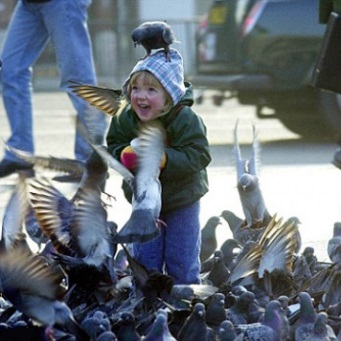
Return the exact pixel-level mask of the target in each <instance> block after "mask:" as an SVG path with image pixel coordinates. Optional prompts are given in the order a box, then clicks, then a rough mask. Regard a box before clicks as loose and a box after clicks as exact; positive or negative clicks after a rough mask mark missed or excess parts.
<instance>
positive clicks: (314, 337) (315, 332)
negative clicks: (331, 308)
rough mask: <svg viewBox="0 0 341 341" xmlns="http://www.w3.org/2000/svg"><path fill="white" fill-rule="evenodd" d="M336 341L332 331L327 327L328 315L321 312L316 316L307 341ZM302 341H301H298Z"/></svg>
mask: <svg viewBox="0 0 341 341" xmlns="http://www.w3.org/2000/svg"><path fill="white" fill-rule="evenodd" d="M329 340H337V338H336V335H335V332H334V330H333V329H332V328H331V327H330V326H329V325H328V315H327V314H326V313H325V312H323V311H321V312H319V313H318V314H317V315H316V321H315V323H314V326H313V329H312V331H311V333H310V336H309V337H307V341H329ZM298 341H303V340H298Z"/></svg>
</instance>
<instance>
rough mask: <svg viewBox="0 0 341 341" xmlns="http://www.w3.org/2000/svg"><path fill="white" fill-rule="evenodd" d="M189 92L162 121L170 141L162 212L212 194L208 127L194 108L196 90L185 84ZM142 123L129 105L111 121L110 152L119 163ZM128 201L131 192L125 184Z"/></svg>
mask: <svg viewBox="0 0 341 341" xmlns="http://www.w3.org/2000/svg"><path fill="white" fill-rule="evenodd" d="M185 85H186V88H187V91H186V93H185V95H184V96H183V98H182V99H181V100H180V102H179V103H178V104H177V105H176V106H175V107H173V108H172V109H171V111H170V112H169V113H167V114H166V115H163V116H161V117H159V118H158V120H159V121H160V122H161V123H162V125H163V127H164V128H165V131H166V135H167V142H166V144H167V145H166V148H165V153H166V155H167V163H166V167H165V168H164V169H163V170H162V171H161V174H160V181H161V185H162V210H161V211H162V212H166V211H169V210H172V209H175V208H178V207H180V206H184V205H187V204H190V203H193V202H195V201H197V200H198V199H200V198H201V197H202V196H203V195H204V194H205V193H207V192H208V179H207V171H206V167H207V166H208V164H209V163H210V161H211V155H210V150H209V144H208V140H207V136H206V127H205V124H204V122H203V120H202V118H201V117H200V116H198V115H197V114H196V113H195V112H194V111H193V110H192V109H191V106H192V105H193V88H192V86H191V84H190V83H187V82H186V83H185ZM138 125H139V120H138V117H137V115H136V114H135V112H134V111H133V110H132V108H131V106H130V104H128V105H127V106H126V107H125V108H124V110H123V111H122V112H121V113H120V115H118V116H114V117H113V118H112V120H111V123H110V127H109V130H108V134H107V137H106V140H107V145H108V151H109V153H110V154H112V155H113V156H114V157H115V158H116V159H117V160H120V154H121V152H122V150H123V148H125V147H126V146H128V145H129V144H130V141H131V140H132V139H134V138H135V137H136V136H137V130H138ZM123 190H124V193H125V196H126V198H127V199H128V200H129V201H131V194H132V193H131V191H130V188H129V187H128V186H127V184H123Z"/></svg>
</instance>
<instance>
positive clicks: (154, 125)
mask: <svg viewBox="0 0 341 341" xmlns="http://www.w3.org/2000/svg"><path fill="white" fill-rule="evenodd" d="M93 147H94V148H95V150H96V151H97V152H98V153H99V154H100V155H101V156H102V157H103V158H104V159H105V160H106V161H107V163H108V166H109V167H110V168H112V169H114V170H115V171H117V172H119V173H120V174H121V175H122V176H123V178H124V180H125V181H126V182H127V183H128V184H129V185H130V186H131V189H132V191H133V198H132V213H131V216H130V218H129V219H128V221H127V222H126V223H125V224H124V226H123V227H122V228H121V229H120V230H119V232H118V233H117V235H115V237H114V241H115V242H116V243H144V242H147V241H149V240H151V239H154V238H156V237H157V236H158V235H159V228H158V226H159V223H161V222H160V221H159V215H160V211H161V190H162V188H161V183H160V180H159V174H160V163H161V158H162V155H163V152H164V130H163V127H162V126H161V123H159V122H158V121H152V122H147V123H145V124H142V125H141V127H140V131H139V137H138V146H137V147H136V154H137V158H138V165H137V171H136V175H135V176H134V175H133V174H132V173H131V172H130V171H129V170H128V169H127V168H126V167H124V166H123V165H122V164H121V163H120V162H119V161H117V160H116V159H114V158H113V156H112V155H110V154H109V153H108V152H107V151H106V150H105V149H103V147H102V146H93Z"/></svg>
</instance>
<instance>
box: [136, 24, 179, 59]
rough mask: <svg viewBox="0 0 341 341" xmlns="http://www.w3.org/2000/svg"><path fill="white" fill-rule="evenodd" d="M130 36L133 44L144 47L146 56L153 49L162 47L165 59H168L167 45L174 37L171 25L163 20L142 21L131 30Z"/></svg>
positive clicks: (172, 41)
mask: <svg viewBox="0 0 341 341" xmlns="http://www.w3.org/2000/svg"><path fill="white" fill-rule="evenodd" d="M131 38H132V40H133V42H134V46H136V45H142V46H143V47H144V48H145V50H146V57H148V56H149V55H150V54H151V52H152V50H154V49H164V51H165V56H166V61H170V50H169V46H170V45H171V44H173V43H174V42H175V38H174V33H173V30H172V28H171V26H170V25H168V24H167V23H166V22H165V21H147V22H144V23H142V24H141V25H139V26H138V27H136V28H135V29H134V30H133V32H132V34H131ZM146 57H145V58H146Z"/></svg>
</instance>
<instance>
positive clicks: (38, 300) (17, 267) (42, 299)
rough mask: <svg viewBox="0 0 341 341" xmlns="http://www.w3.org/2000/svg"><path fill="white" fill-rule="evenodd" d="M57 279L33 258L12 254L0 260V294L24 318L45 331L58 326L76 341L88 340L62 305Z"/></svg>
mask: <svg viewBox="0 0 341 341" xmlns="http://www.w3.org/2000/svg"><path fill="white" fill-rule="evenodd" d="M60 283H61V277H60V276H59V275H57V274H56V273H54V272H53V271H52V270H51V269H50V268H49V267H48V266H47V264H46V263H45V262H44V261H43V260H42V259H41V258H39V257H37V256H35V255H31V256H28V255H27V254H26V253H22V252H18V251H17V250H12V251H9V252H6V254H3V255H2V256H1V257H0V290H1V292H3V294H4V295H5V297H6V298H7V299H8V300H9V301H10V302H11V303H12V304H13V305H14V306H15V308H16V309H18V310H19V311H21V312H22V313H23V314H25V315H26V316H28V317H30V318H32V319H33V320H35V321H37V322H39V323H40V324H42V325H44V326H45V327H47V332H49V331H50V332H51V331H52V330H53V327H54V326H56V325H61V326H64V327H66V328H67V329H68V330H69V331H70V332H72V333H73V334H75V335H76V336H77V337H78V339H79V340H90V338H89V337H88V335H87V333H86V332H85V331H84V330H83V329H82V328H81V327H80V325H79V324H78V322H77V321H76V320H75V318H74V316H73V313H72V311H71V309H70V308H69V307H68V306H67V304H65V302H63V296H64V294H65V288H63V287H62V286H61V285H60Z"/></svg>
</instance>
